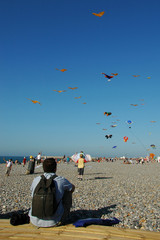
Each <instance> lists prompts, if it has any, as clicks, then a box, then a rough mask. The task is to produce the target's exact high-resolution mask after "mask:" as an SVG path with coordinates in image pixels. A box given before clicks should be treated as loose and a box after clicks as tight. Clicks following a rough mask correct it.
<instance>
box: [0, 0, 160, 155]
mask: <svg viewBox="0 0 160 240" xmlns="http://www.w3.org/2000/svg"><path fill="white" fill-rule="evenodd" d="M102 11H105V14H104V15H103V16H102V17H97V16H94V15H93V14H92V13H93V12H95V13H99V12H102ZM159 13H160V1H159V0H134V1H129V0H121V1H120V0H47V1H46V0H23V1H21V0H14V1H13V0H1V1H0V25H1V26H0V29H1V37H0V53H1V54H0V81H1V94H0V112H1V118H0V123H1V124H0V128H1V131H0V132H1V134H0V155H29V154H32V155H36V154H37V153H38V152H39V151H42V153H43V154H45V155H50V154H51V155H63V154H66V155H72V154H73V153H74V152H79V151H81V150H83V151H84V152H86V153H89V154H91V155H92V156H122V155H126V156H133V157H134V156H141V155H142V156H145V155H146V154H148V153H150V152H153V153H155V154H156V155H158V154H159V148H160V136H159V133H160V125H159V119H160V111H159V103H160V94H159V91H160V79H159V72H160V45H159V43H160V31H159V24H160V14H159ZM56 68H58V69H63V68H65V69H67V71H66V72H61V71H57V70H56ZM102 72H104V73H106V74H108V75H111V73H118V76H115V77H114V78H112V79H111V81H110V82H108V81H107V79H106V78H105V77H104V75H102V74H101V73H102ZM133 75H140V76H139V77H133ZM147 77H150V79H148V78H147ZM68 87H78V89H76V90H70V89H68ZM55 89H56V90H67V91H66V92H64V93H58V92H54V91H52V90H55ZM79 96H82V98H80V99H75V97H79ZM27 98H30V99H32V100H37V101H39V102H40V103H41V104H42V105H39V104H33V103H32V102H31V101H29V100H28V99H27ZM141 99H144V101H141ZM83 102H86V103H87V104H82V103H83ZM130 104H138V106H137V107H134V106H131V105H130ZM141 104H144V105H141ZM107 111H109V112H112V115H111V116H108V117H107V116H104V114H103V113H104V112H107ZM117 119H119V120H120V121H116V120H117ZM127 120H132V121H133V124H132V128H131V129H129V127H128V126H127V124H126V121H127ZM150 121H156V123H151V122H150ZM98 122H99V123H101V124H100V125H97V124H96V123H98ZM112 122H116V125H117V127H115V128H111V127H110V126H111V125H112V124H114V123H112ZM103 128H107V131H104V130H102V129H103ZM106 134H112V135H113V137H112V138H111V139H108V140H107V139H106V138H105V135H106ZM124 136H128V138H129V139H128V142H127V143H125V142H124V141H123V137H124ZM133 143H135V144H133ZM151 144H155V145H156V149H154V150H153V149H152V148H151V147H150V145H151ZM115 145H116V146H117V148H115V149H113V148H112V147H113V146H115ZM146 149H150V151H146Z"/></svg>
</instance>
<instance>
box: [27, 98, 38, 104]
mask: <svg viewBox="0 0 160 240" xmlns="http://www.w3.org/2000/svg"><path fill="white" fill-rule="evenodd" d="M27 99H28V100H30V101H31V102H32V103H39V104H40V105H41V103H40V102H38V101H36V100H32V99H29V98H27Z"/></svg>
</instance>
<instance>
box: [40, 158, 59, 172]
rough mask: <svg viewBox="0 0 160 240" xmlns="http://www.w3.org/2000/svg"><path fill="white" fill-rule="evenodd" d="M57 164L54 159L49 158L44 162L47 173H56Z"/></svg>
mask: <svg viewBox="0 0 160 240" xmlns="http://www.w3.org/2000/svg"><path fill="white" fill-rule="evenodd" d="M56 167H57V163H56V160H55V159H54V158H47V159H45V160H44V162H43V170H44V172H47V173H54V172H55V171H56Z"/></svg>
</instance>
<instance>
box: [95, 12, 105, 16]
mask: <svg viewBox="0 0 160 240" xmlns="http://www.w3.org/2000/svg"><path fill="white" fill-rule="evenodd" d="M104 13H105V12H100V13H92V14H93V15H95V16H97V17H102V16H103V14H104Z"/></svg>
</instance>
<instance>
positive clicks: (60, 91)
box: [52, 90, 66, 93]
mask: <svg viewBox="0 0 160 240" xmlns="http://www.w3.org/2000/svg"><path fill="white" fill-rule="evenodd" d="M52 91H55V92H58V93H62V92H66V90H52Z"/></svg>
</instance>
